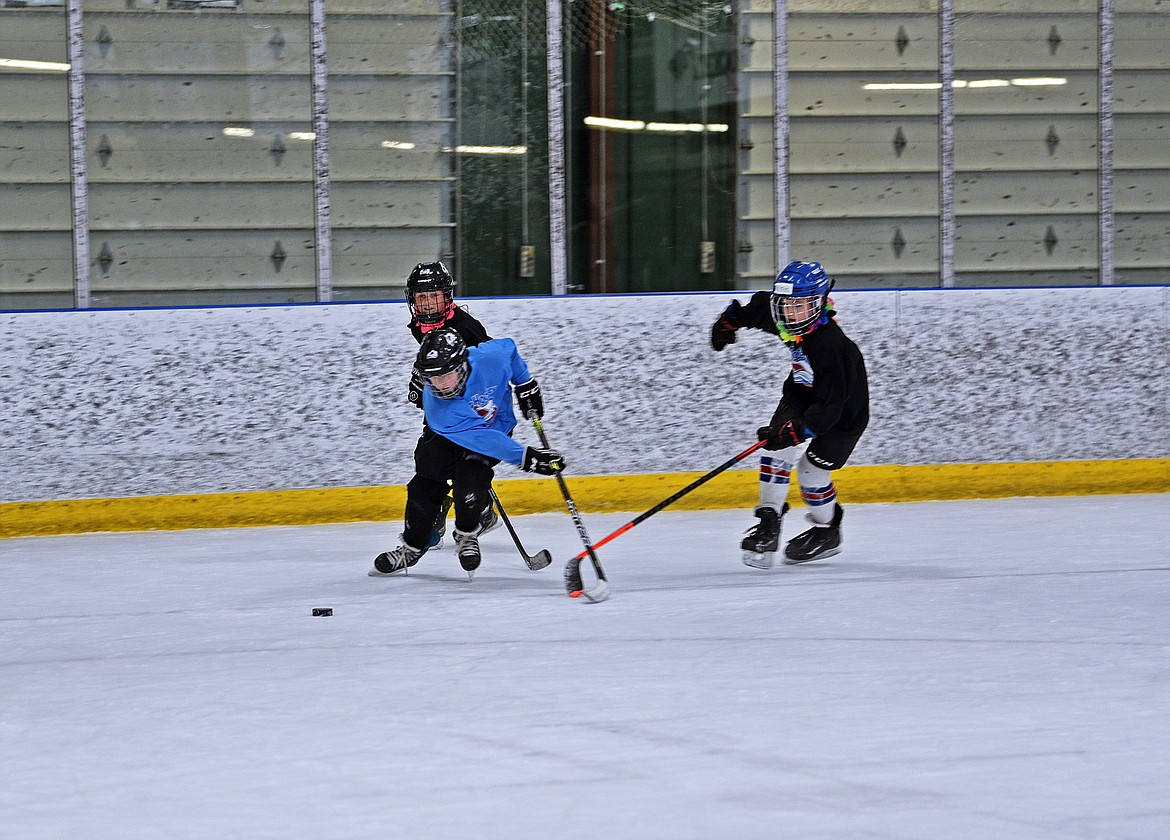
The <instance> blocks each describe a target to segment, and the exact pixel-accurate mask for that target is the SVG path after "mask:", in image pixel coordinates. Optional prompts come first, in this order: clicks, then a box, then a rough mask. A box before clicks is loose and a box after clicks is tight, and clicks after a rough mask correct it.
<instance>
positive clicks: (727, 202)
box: [568, 0, 739, 292]
mask: <svg viewBox="0 0 1170 840" xmlns="http://www.w3.org/2000/svg"><path fill="white" fill-rule="evenodd" d="M570 7H571V12H572V14H571V18H570V21H569V29H568V35H569V37H570V39H571V57H572V62H571V64H570V71H571V72H570V77H569V78H570V90H571V91H572V100H571V101H572V110H571V113H570V114H569V118H568V133H569V136H570V148H571V153H572V154H571V157H570V159H569V160H570V171H571V173H572V181H571V188H572V202H571V214H570V222H571V231H572V237H571V256H572V261H571V268H572V275H573V278H574V281H575V285H576V289H577V290H579V291H588V292H654V291H668V290H690V289H723V288H733V287H735V286H736V285H737V284H738V279H737V269H738V248H737V242H736V191H737V185H736V179H737V160H738V157H737V134H738V124H737V106H738V98H739V97H738V93H737V86H736V84H735V78H736V67H737V66H738V50H739V47H738V38H737V17H736V15H735V9H734V7H733V6H731V5H730V4H722V3H695V2H692V3H679V2H660V3H655V2H638V3H606V2H596V0H593V2H585V3H574V4H570Z"/></svg>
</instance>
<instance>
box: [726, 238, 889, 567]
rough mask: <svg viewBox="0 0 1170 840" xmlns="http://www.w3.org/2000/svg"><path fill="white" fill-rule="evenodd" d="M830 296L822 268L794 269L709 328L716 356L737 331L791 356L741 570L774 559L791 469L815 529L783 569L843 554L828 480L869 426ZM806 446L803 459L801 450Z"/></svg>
mask: <svg viewBox="0 0 1170 840" xmlns="http://www.w3.org/2000/svg"><path fill="white" fill-rule="evenodd" d="M832 288H833V281H832V280H831V279H829V276H828V275H827V274H826V273H825V270H824V268H822V267H821V265H820V263H816V262H800V261H796V262H791V263H789V264H788V265H787V266H785V268H784V270H783V271H781V272H780V274H779V276H778V277H777V278H776V282H775V283H774V284H773V286H772V291H771V293H769V292H766V291H761V292H756V293H755V294H754V295H752V297H751V299H750V300H749V301H748V303H747V304H746V305H741V304H740V302H739V301H737V300H735V301H732V302H731V305H730V306H728V307H727V309H725V310H724V311H723V313H722V314H721V315H720V316H719V319H718V320H717V321H716V322H715V325H714V326H713V327H712V328H711V346H712V347H713V348H714V349H715V350H722V349H723V348H724V347H726V346H727V345H728V344H731V343H733V342H734V341H735V333H736V330H739V329H743V328H753V329H759V330H763V331H764V332H767V333H770V334H772V335H775V336H778V337H779V338H780V340H781V341H783V342H784V343H785V345H787V347H788V350H789V351H790V352H791V355H792V370H791V372H790V373H789V374H788V378H787V379H785V380H784V386H783V392H782V393H783V396H782V397H781V399H780V404H779V405H777V406H776V411H775V412H773V414H772V418H771V420H769V421H768V424H767V425H766V426H761V427H760V428H759V430H758V436H759V439H760V440H764V441H767V443H765V444H764V449H767V450H770V451H771V452H772V453H774V454H769V455H763V456H761V457H760V504H759V506H758V507H757V508H756V510H755V513H756V516H757V517H758V518H759V520H760V521H759V523H758V524H756V525H755V526H754V527H753V528H752V529H751V530H750V531H749V532H748V535H747V536H746V537H745V538H744V540H743V543H742V544H741V548H742V549H743V562H744V564H746V565H748V566H753V567H755V568H758V569H770V568H771V567H772V565H773V563H774V562H775V558H776V553H777V552H778V551H779V547H780V528H781V523H782V521H783V518H784V514H785V513H787V511H788V503H787V502H786V501H785V499H786V497H787V496H788V482H789V478H790V476H791V473H792V469H793V466H794V465H795V467H796V474H797V480H798V481H799V482H800V493H801V497H802V498H803V499H804V502H805V504H806V505H808V508H809V513H808V519H809V521H810V522H811V523H812V525H813V527H812V528H810V529H809V530H807V531H805V532H804V533H802V534H800V535H799V536H796V537H794V538H793V539H791V540H790V541H789V542H788V545H786V546H785V548H784V562H785V563H786V564H788V565H792V564H795V563H807V562H808V561H810V560H818V559H820V558H822V557H831V556H833V555H834V554H837V553H838V552H839V551H840V550H841V520H842V518H843V517H844V511H843V510H842V508H841V505H840V504H838V503H837V489H836V487H835V486H834V485H833V479H832V471H833V470H835V469H839V468H840V467H843V466H844V465H845V462H846V461H847V460H848V458H849V456H850V454H852V452H853V448H854V447H855V446H856V445H857V441H858V440H859V439H860V438H861V434H862V432H864V431H865V427H866V425H867V424H868V423H869V384H868V380H867V378H866V374H865V360H864V359H863V358H862V355H861V351H860V350H858V348H857V345H856V344H854V343H853V342H852V341H851V340H850V339H849V338H848V337H847V336H846V335H845V333H844V332H843V331H842V330H841V328H840V327H839V326H838V325H837V322H836V321H835V320H834V317H833V316H834V315H835V312H834V310H833V303H832V301H831V300H830V299H829V292H830V291H831V290H832ZM805 441H809V443H808V447H807V448H806V449H805V451H804V454H803V455H801V454H800V450H799V449H798V448H797V447H799V446H800V445H801V444H803V443H804V442H805Z"/></svg>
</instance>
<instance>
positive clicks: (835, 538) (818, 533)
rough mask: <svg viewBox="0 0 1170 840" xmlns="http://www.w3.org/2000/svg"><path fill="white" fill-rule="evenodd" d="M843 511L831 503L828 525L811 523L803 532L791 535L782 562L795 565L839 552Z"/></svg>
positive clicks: (837, 505)
mask: <svg viewBox="0 0 1170 840" xmlns="http://www.w3.org/2000/svg"><path fill="white" fill-rule="evenodd" d="M844 517H845V511H844V510H842V509H841V506H840V505H839V504H836V503H834V504H833V521H832V522H830V523H829V524H828V525H820V524H817V523H814V524H813V527H812V528H809V529H808V530H807V531H805V532H804V533H803V534H800V535H799V536H796V537H793V538H792V539H791V540H789V541H788V545H786V546H785V547H784V564H785V565H786V566H795V565H796V564H797V563H807V562H809V561H810V560H821V559H823V558H825V557H832V556H833V555H834V554H840V553H841V520H842V519H843V518H844Z"/></svg>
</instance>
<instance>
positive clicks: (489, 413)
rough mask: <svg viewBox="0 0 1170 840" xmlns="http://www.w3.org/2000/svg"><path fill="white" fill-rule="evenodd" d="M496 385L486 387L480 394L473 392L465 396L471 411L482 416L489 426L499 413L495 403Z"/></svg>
mask: <svg viewBox="0 0 1170 840" xmlns="http://www.w3.org/2000/svg"><path fill="white" fill-rule="evenodd" d="M495 397H496V386H495V385H493V386H492V387H490V388H488V389H487V390H486V391H484V392H483V393H482V394H473V395H471V396H470V397H468V398H467V401H468V403H469V404H470V405H471V408H472V410H473V411H475V413H476V414H478V415H479V416H480V417H482V418H483V421H484V422H485V423H487V424H488V425H489V426H490V425H491V424H492V421H493V420H495V419H496V416H497V415H498V414H499V413H500V407H499V406H498V405H497V404H496V399H495Z"/></svg>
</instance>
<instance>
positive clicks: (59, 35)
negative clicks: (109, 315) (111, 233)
mask: <svg viewBox="0 0 1170 840" xmlns="http://www.w3.org/2000/svg"><path fill="white" fill-rule="evenodd" d="M65 29H66V28H65V10H64V6H63V5H55V6H36V7H27V8H20V7H15V6H11V7H10V6H6V5H4V4H3V3H0V216H2V217H3V220H4V221H3V222H2V223H0V309H28V308H56V307H70V306H72V305H73V235H72V224H71V222H72V213H71V203H70V175H69V88H68V70H69V65H68V63H67V62H68V56H67V52H68V49H67V44H66V38H65Z"/></svg>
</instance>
